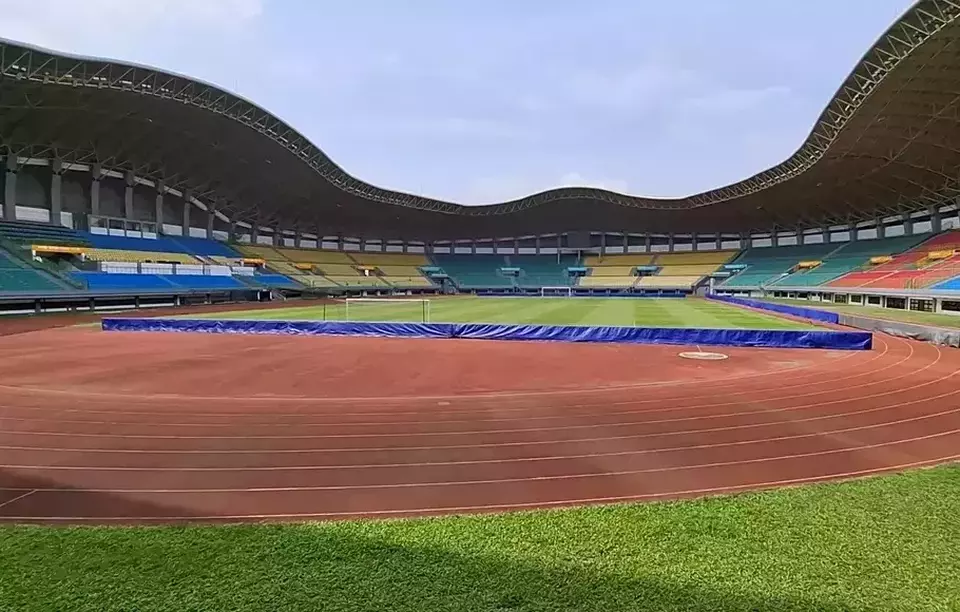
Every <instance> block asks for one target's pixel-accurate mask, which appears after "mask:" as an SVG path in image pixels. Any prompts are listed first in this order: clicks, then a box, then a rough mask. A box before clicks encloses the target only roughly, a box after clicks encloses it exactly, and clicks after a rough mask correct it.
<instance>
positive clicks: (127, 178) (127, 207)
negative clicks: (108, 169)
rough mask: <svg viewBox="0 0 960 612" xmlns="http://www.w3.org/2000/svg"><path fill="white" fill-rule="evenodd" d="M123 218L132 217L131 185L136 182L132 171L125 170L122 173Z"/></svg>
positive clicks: (129, 218) (130, 218)
mask: <svg viewBox="0 0 960 612" xmlns="http://www.w3.org/2000/svg"><path fill="white" fill-rule="evenodd" d="M123 182H124V188H123V218H124V219H128V220H132V219H133V186H134V185H136V184H137V181H136V177H134V175H133V172H126V173H125V174H124V175H123Z"/></svg>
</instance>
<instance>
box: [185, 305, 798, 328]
mask: <svg viewBox="0 0 960 612" xmlns="http://www.w3.org/2000/svg"><path fill="white" fill-rule="evenodd" d="M429 300H430V304H429V321H430V322H433V323H535V324H544V325H613V326H629V327H632V326H639V327H688V328H718V329H776V330H782V329H812V328H814V326H813V325H812V324H807V323H801V322H796V321H790V320H787V319H784V318H781V317H778V316H776V315H768V314H763V313H758V312H753V311H750V310H746V309H744V308H740V307H738V306H732V305H729V304H723V303H720V302H711V301H709V300H704V299H697V298H690V299H678V298H659V299H658V298H533V297H531V298H497V297H433V298H429ZM424 309H425V307H424V306H423V304H422V302H421V301H419V300H407V301H405V302H400V301H386V302H380V303H378V302H373V301H364V302H351V303H350V304H349V306H348V305H347V304H345V303H344V302H343V301H339V302H337V303H334V304H326V305H311V306H295V307H291V308H281V309H270V310H262V311H256V310H253V311H250V310H248V311H241V312H232V313H230V312H228V313H218V314H216V315H210V316H208V317H205V318H212V319H273V320H288V321H291V320H292V321H316V320H328V321H344V320H352V321H396V322H411V321H412V322H420V321H422V320H423V319H424ZM191 318H196V317H191Z"/></svg>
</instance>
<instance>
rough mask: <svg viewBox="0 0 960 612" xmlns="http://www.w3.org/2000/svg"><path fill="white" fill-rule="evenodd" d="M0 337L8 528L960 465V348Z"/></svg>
mask: <svg viewBox="0 0 960 612" xmlns="http://www.w3.org/2000/svg"><path fill="white" fill-rule="evenodd" d="M875 347H876V348H875V349H874V350H872V351H851V352H841V351H818V350H773V349H729V350H727V349H725V350H724V352H727V353H728V354H729V355H730V358H729V359H728V360H726V361H716V362H702V361H689V360H684V359H680V358H679V357H678V356H677V354H678V352H680V351H681V350H684V349H683V348H682V347H659V346H627V345H599V344H560V343H519V342H517V343H514V342H483V341H470V340H467V341H458V340H398V339H393V340H390V339H384V340H378V339H366V338H298V337H283V336H217V335H204V334H197V335H190V334H146V333H135V334H122V333H110V334H104V333H102V332H100V331H98V330H96V329H93V328H60V329H48V330H40V331H32V332H29V333H20V334H14V335H8V336H4V337H0V406H2V407H0V521H8V522H9V521H17V522H59V523H62V522H66V523H116V522H124V523H139V522H181V521H245V520H302V519H334V518H345V517H356V516H371V517H392V516H408V515H424V514H440V513H461V512H484V511H498V510H512V509H526V508H539V507H557V506H568V505H577V504H587V503H596V502H616V501H631V500H657V499H670V498H681V497H692V496H699V495H709V494H717V493H725V492H735V491H743V490H753V489H762V488H769V487H776V486H782V485H793V484H800V483H807V482H816V481H822V480H830V479H841V478H850V477H856V476H863V475H869V474H877V473H883V472H889V471H894V470H899V469H903V468H908V467H917V466H927V465H933V464H937V463H941V462H946V461H950V460H954V459H957V458H958V456H960V351H956V350H952V349H940V348H939V347H937V346H934V345H931V344H925V343H917V342H912V341H907V340H901V339H897V338H892V337H888V336H883V335H877V336H875Z"/></svg>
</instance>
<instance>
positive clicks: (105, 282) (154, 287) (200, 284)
mask: <svg viewBox="0 0 960 612" xmlns="http://www.w3.org/2000/svg"><path fill="white" fill-rule="evenodd" d="M74 278H76V279H78V280H80V281H83V282H85V283H86V284H87V286H88V287H89V288H90V290H91V291H131V290H139V291H177V290H183V289H193V290H211V291H217V290H219V291H224V290H232V289H246V288H247V287H246V286H245V285H244V284H243V283H241V282H240V281H238V280H237V279H235V278H233V277H232V276H206V275H189V274H111V273H108V272H75V273H74Z"/></svg>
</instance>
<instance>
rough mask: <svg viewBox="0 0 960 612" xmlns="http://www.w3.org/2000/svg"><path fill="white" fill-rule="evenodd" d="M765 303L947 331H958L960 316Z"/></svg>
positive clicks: (797, 302)
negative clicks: (933, 327) (901, 322)
mask: <svg viewBox="0 0 960 612" xmlns="http://www.w3.org/2000/svg"><path fill="white" fill-rule="evenodd" d="M766 301H768V302H777V303H780V304H791V305H794V306H796V305H801V306H806V307H809V308H819V309H820V310H829V311H831V312H842V313H844V314H851V315H860V316H862V317H871V318H874V319H888V320H891V321H903V322H905V323H919V324H921V325H933V326H936V327H946V328H947V329H960V315H952V314H938V313H935V312H915V311H912V310H898V309H896V308H878V307H876V306H851V305H850V304H830V303H825V302H811V301H809V300H791V299H787V298H781V299H769V300H766Z"/></svg>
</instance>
